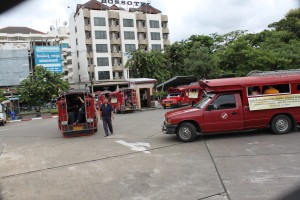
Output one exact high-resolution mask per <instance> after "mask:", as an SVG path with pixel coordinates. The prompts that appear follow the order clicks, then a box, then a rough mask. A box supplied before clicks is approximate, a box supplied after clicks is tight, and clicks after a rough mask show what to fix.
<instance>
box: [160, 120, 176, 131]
mask: <svg viewBox="0 0 300 200" xmlns="http://www.w3.org/2000/svg"><path fill="white" fill-rule="evenodd" d="M176 128H177V125H175V124H168V123H166V122H164V123H163V126H162V132H163V133H164V134H176Z"/></svg>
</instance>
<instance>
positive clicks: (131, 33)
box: [124, 31, 135, 40]
mask: <svg viewBox="0 0 300 200" xmlns="http://www.w3.org/2000/svg"><path fill="white" fill-rule="evenodd" d="M124 38H125V39H132V40H134V39H135V37H134V31H124Z"/></svg>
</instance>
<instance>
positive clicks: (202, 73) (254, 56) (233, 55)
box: [126, 9, 300, 83]
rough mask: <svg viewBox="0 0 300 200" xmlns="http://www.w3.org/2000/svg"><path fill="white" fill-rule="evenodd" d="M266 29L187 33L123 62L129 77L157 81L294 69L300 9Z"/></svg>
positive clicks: (299, 45) (297, 61) (297, 57)
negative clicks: (191, 76) (180, 77)
mask: <svg viewBox="0 0 300 200" xmlns="http://www.w3.org/2000/svg"><path fill="white" fill-rule="evenodd" d="M269 28H271V29H270V30H264V31H261V32H259V33H248V32H247V31H246V30H236V31H232V32H229V33H226V34H223V35H219V34H217V33H212V34H210V35H191V36H190V37H189V38H188V39H186V40H182V41H177V42H174V43H173V44H172V45H169V46H168V47H167V48H166V49H164V51H150V52H145V51H140V50H139V51H136V52H133V53H132V56H133V58H132V59H131V60H129V62H128V63H127V65H126V66H127V67H128V68H129V69H130V76H131V77H148V78H155V79H157V80H158V83H161V82H164V81H166V80H167V79H170V78H172V77H174V76H182V75H195V76H197V77H198V78H206V79H209V78H218V77H220V76H221V75H222V74H227V73H235V74H236V75H237V76H245V75H246V74H248V73H249V72H250V71H254V70H259V71H272V70H284V69H295V68H299V66H300V54H299V52H300V9H295V10H291V11H290V12H288V13H287V14H286V16H285V18H283V19H281V20H280V21H278V22H274V23H272V24H270V25H269Z"/></svg>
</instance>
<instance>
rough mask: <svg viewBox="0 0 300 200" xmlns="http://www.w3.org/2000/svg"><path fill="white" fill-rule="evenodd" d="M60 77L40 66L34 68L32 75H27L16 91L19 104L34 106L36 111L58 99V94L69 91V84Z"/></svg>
mask: <svg viewBox="0 0 300 200" xmlns="http://www.w3.org/2000/svg"><path fill="white" fill-rule="evenodd" d="M61 77H62V75H61V74H58V73H52V72H49V71H47V70H46V69H45V68H44V67H42V66H36V67H35V72H34V74H33V75H29V76H28V77H27V78H26V79H24V80H23V81H22V82H21V86H22V88H19V89H18V93H19V94H20V95H21V98H20V100H21V102H26V103H27V104H28V105H29V106H35V107H36V110H37V111H39V108H40V107H41V106H43V105H44V104H45V103H47V102H50V101H51V99H53V98H56V97H58V95H59V93H60V92H63V91H66V90H68V89H69V83H68V82H67V81H64V80H62V79H61Z"/></svg>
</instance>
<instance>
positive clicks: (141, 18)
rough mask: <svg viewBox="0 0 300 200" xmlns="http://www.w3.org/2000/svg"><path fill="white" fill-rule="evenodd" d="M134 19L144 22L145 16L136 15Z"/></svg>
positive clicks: (141, 14)
mask: <svg viewBox="0 0 300 200" xmlns="http://www.w3.org/2000/svg"><path fill="white" fill-rule="evenodd" d="M135 17H136V20H139V21H146V15H145V14H143V13H137V14H136V16H135Z"/></svg>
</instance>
